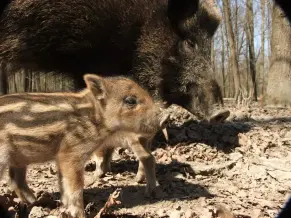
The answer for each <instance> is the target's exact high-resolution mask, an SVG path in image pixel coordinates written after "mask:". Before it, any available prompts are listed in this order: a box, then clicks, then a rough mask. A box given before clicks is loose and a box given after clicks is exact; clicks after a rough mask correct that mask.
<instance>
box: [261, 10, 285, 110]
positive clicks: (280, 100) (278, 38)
mask: <svg viewBox="0 0 291 218" xmlns="http://www.w3.org/2000/svg"><path fill="white" fill-rule="evenodd" d="M271 50H272V56H271V67H270V70H269V76H268V84H267V93H266V102H265V103H266V104H267V105H268V106H275V105H276V106H283V107H284V106H291V94H290V93H291V27H290V24H289V22H288V20H287V19H286V18H285V16H284V13H283V12H282V10H281V9H280V8H279V7H278V6H277V5H276V4H273V18H272V38H271Z"/></svg>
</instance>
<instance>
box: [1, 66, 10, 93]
mask: <svg viewBox="0 0 291 218" xmlns="http://www.w3.org/2000/svg"><path fill="white" fill-rule="evenodd" d="M7 90H8V81H7V75H6V73H5V66H4V64H3V63H0V94H3V95H5V94H7Z"/></svg>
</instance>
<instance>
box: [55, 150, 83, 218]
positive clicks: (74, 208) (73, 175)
mask: <svg viewBox="0 0 291 218" xmlns="http://www.w3.org/2000/svg"><path fill="white" fill-rule="evenodd" d="M57 163H58V168H59V179H60V185H61V187H60V190H61V201H62V203H63V206H64V207H65V208H66V214H67V215H69V217H73V218H85V212H84V202H83V186H84V160H83V158H81V157H78V156H76V154H70V153H61V154H59V155H58V158H57Z"/></svg>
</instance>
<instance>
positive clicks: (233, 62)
mask: <svg viewBox="0 0 291 218" xmlns="http://www.w3.org/2000/svg"><path fill="white" fill-rule="evenodd" d="M223 11H224V16H225V23H226V27H227V33H228V34H227V37H228V42H229V49H230V63H231V67H232V72H233V77H234V88H235V94H234V97H235V99H236V100H237V99H238V96H239V94H240V78H239V72H238V69H239V68H238V61H237V50H236V43H235V39H234V32H233V27H232V23H231V18H230V14H231V13H230V1H229V0H223Z"/></svg>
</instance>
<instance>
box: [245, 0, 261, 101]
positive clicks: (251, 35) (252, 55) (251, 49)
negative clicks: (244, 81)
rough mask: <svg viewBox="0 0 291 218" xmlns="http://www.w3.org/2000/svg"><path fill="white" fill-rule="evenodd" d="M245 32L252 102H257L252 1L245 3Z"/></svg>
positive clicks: (248, 0)
mask: <svg viewBox="0 0 291 218" xmlns="http://www.w3.org/2000/svg"><path fill="white" fill-rule="evenodd" d="M246 15H247V22H246V30H247V41H248V45H249V60H250V62H249V64H250V73H251V79H252V85H253V87H252V88H253V90H252V93H253V100H255V101H257V97H258V95H257V82H256V63H255V62H256V60H255V46H254V13H253V0H247V1H246Z"/></svg>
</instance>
